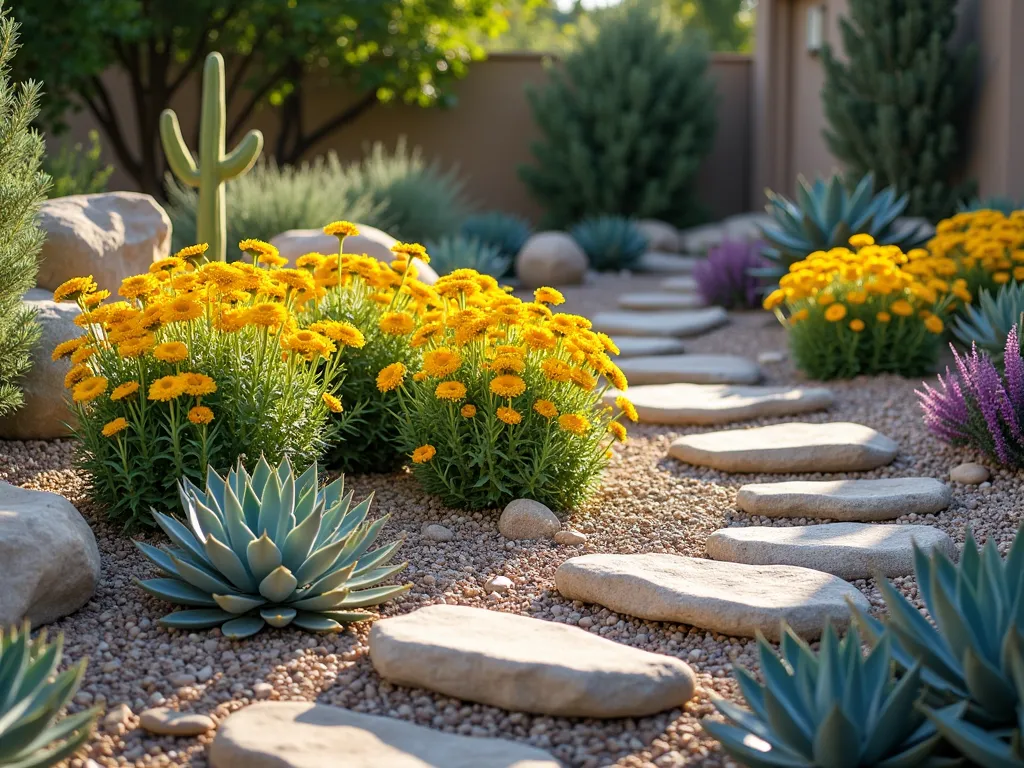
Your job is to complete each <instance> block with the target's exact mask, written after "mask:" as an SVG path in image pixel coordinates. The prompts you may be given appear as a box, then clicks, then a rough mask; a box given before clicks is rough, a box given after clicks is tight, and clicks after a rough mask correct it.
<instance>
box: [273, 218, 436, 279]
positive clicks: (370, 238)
mask: <svg viewBox="0 0 1024 768" xmlns="http://www.w3.org/2000/svg"><path fill="white" fill-rule="evenodd" d="M356 226H357V227H359V234H358V235H350V236H349V237H346V238H345V243H344V246H343V248H342V253H357V254H366V255H367V256H373V258H375V259H378V260H379V261H386V262H390V261H392V259H394V254H393V253H391V246H393V245H394V244H395V243H397V242H398V241H397V240H396V239H395V238H393V237H392V236H391V235H389V234H388V233H387V232H384V231H383V230H380V229H377V228H376V227H370V226H367V225H365V224H356ZM270 244H271V245H273V246H274V247H275V248H277V250H278V251H279V252H280V253H281V255H282V256H284V257H285V258H286V259H288V260H289V261H294V260H295V259H297V258H298V257H299V256H305V255H306V254H307V253H322V254H323V255H324V256H331V255H333V254H336V253H337V252H338V238H337V237H335V236H334V235H325V234H324V233H323V231H322V230H319V229H289V230H288V231H287V232H282V233H281V234H280V235H276V236H275V237H274V238H272V239H271V241H270ZM416 269H417V276H418V277H419V279H420V280H421V281H422V282H424V283H426V284H427V285H433V284H434V283H436V282H437V272H435V271H434V270H433V268H431V267H430V265H428V264H424V263H423V262H422V261H420V260H419V259H417V260H416Z"/></svg>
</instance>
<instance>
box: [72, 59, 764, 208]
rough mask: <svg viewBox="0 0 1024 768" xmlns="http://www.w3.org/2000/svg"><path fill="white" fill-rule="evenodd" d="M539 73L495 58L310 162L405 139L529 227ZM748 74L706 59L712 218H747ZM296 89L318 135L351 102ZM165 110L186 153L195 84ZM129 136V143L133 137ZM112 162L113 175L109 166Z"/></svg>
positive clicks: (737, 64)
mask: <svg viewBox="0 0 1024 768" xmlns="http://www.w3.org/2000/svg"><path fill="white" fill-rule="evenodd" d="M544 66H545V65H544V61H543V57H542V56H540V55H537V54H532V53H528V54H498V55H494V56H492V57H491V58H490V59H488V60H487V61H483V62H479V63H476V64H474V65H473V66H472V68H471V70H470V73H469V75H468V76H467V77H466V78H465V79H464V80H463V81H461V82H460V83H458V84H457V85H456V95H457V97H458V105H457V106H456V107H455V108H453V109H450V110H442V109H420V108H416V107H409V106H404V105H396V106H378V107H375V108H373V109H372V110H370V111H369V112H367V113H365V114H364V115H362V116H361V117H360V118H359V119H358V120H357V121H355V122H354V123H352V124H351V125H349V126H347V127H346V128H344V129H343V130H341V131H339V132H337V133H335V134H333V135H332V136H330V137H329V138H328V139H327V140H325V141H323V142H322V143H321V144H320V145H319V146H317V147H316V149H315V151H314V152H313V154H318V153H324V152H327V151H328V150H332V149H333V150H335V151H336V152H337V153H338V154H339V155H340V156H341V157H342V158H343V159H356V158H358V157H359V156H360V155H361V154H362V150H363V147H364V146H365V145H367V144H368V143H370V142H373V141H377V140H381V141H384V142H385V143H386V144H388V145H389V146H393V145H394V144H395V142H396V140H397V139H398V137H399V136H402V135H405V136H406V137H407V139H408V142H409V144H410V145H415V146H420V147H422V149H423V151H424V155H425V156H426V157H427V158H436V159H437V160H438V161H439V162H440V163H441V164H442V165H443V166H445V167H448V166H451V165H457V166H458V167H459V169H460V171H461V173H462V175H463V176H464V177H465V179H466V182H467V189H468V193H469V196H470V199H471V200H472V201H473V203H474V204H475V205H477V206H479V207H480V208H481V209H488V208H498V209H501V210H505V211H508V212H511V213H519V214H522V215H525V216H528V217H530V218H531V219H536V218H537V217H538V216H539V214H540V210H539V209H538V207H537V205H536V204H535V203H534V202H533V201H532V200H531V199H530V197H529V195H528V193H527V191H526V188H525V187H524V186H523V184H522V183H521V182H520V181H519V178H518V176H517V174H516V167H517V166H518V165H519V164H521V163H525V162H529V161H530V160H531V155H530V150H529V145H530V142H531V141H533V140H534V139H535V138H536V137H537V135H538V134H537V130H536V128H535V126H534V124H533V117H532V115H531V113H530V109H529V105H528V104H527V101H526V97H525V94H524V87H525V86H526V85H527V84H537V83H542V82H543V81H544V79H545V77H546V73H545V69H544ZM751 70H752V65H751V59H750V57H748V56H739V55H733V54H717V55H715V56H714V57H713V59H712V64H711V75H712V77H714V78H715V80H716V82H717V84H718V94H719V103H718V122H719V129H718V134H717V137H716V143H715V147H714V149H713V151H712V154H711V155H710V157H709V158H708V160H707V161H706V162H705V164H704V167H703V168H702V170H701V173H700V178H699V196H700V198H701V199H702V200H703V201H704V204H705V205H707V206H708V207H709V208H710V209H711V211H712V213H713V214H715V215H716V216H719V217H721V216H726V215H729V214H733V213H739V212H743V211H746V210H748V209H749V178H750V162H751V146H750V142H751V128H752V121H751V113H750V108H751V104H750V92H751ZM108 82H111V83H112V84H113V85H114V87H113V88H112V91H113V92H114V94H115V95H120V98H119V100H118V101H117V104H116V108H117V110H118V114H119V115H120V116H122V119H125V120H128V119H130V116H129V110H128V101H127V98H125V96H126V94H127V88H125V87H124V86H123V85H119V84H118V83H117V76H116V74H111V75H110V76H109V78H108ZM304 87H305V88H306V89H307V91H308V92H309V93H310V95H311V97H312V98H309V99H308V103H309V104H310V109H309V111H308V114H306V115H305V116H304V120H305V122H306V124H307V125H318V124H319V123H320V122H321V121H323V120H324V119H325V118H326V117H327V116H329V115H331V114H334V113H335V111H336V110H337V108H338V105H339V104H342V103H344V100H345V99H346V98H349V96H347V95H346V93H345V92H344V91H343V90H341V89H339V88H337V87H334V86H331V85H328V84H319V85H318V84H316V83H308V84H305V85H304ZM172 106H173V107H174V109H175V110H176V111H177V112H178V114H179V117H180V119H181V123H182V131H183V133H184V135H185V136H186V137H189V138H188V139H187V140H188V141H189V142H190V143H191V142H192V141H194V139H193V138H191V137H193V135H194V125H195V121H196V119H197V116H198V94H197V91H196V88H195V83H194V82H193V83H192V84H189V85H188V86H187V87H185V88H183V91H182V92H181V93H180V94H179V97H178V98H177V99H176V100H175V101H174V103H173V104H172ZM72 126H73V131H72V136H74V137H76V138H81V137H83V136H85V135H86V132H87V131H88V130H89V129H90V128H92V127H94V123H93V121H92V120H91V119H90V116H89V115H88V114H87V113H80V114H78V115H76V116H75V117H74V118H73V119H72ZM250 127H257V128H260V129H261V130H263V132H264V134H265V136H266V139H267V143H266V146H267V147H268V148H272V147H273V146H274V141H275V140H276V132H275V121H274V120H272V119H270V116H269V115H268V114H267V113H266V112H265V111H264V112H263V113H261V114H258V115H256V116H255V118H254V119H253V120H252V121H251V126H250ZM130 133H131V135H132V136H134V133H135V132H134V130H132V131H131V132H130ZM134 149H137V147H135V148H134ZM271 151H272V149H271ZM111 162H114V163H115V165H116V160H114V159H113V158H112V157H111ZM111 188H115V189H131V188H132V182H131V180H130V179H129V178H128V177H127V175H125V174H123V173H120V172H118V173H116V174H115V176H114V177H113V179H112V187H111Z"/></svg>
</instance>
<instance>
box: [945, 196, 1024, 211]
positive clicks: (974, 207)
mask: <svg viewBox="0 0 1024 768" xmlns="http://www.w3.org/2000/svg"><path fill="white" fill-rule="evenodd" d="M1021 208H1024V205H1022V204H1021V203H1020V202H1018V201H1017V200H1014V199H1013V198H1012V197H1003V196H1001V195H993V196H992V197H972V198H971V199H970V200H968V201H966V202H962V203H960V205H958V206H957V210H958V211H999V212H1000V213H1002V214H1004V215H1006V216H1009V215H1010V214H1011V213H1013V212H1014V211H1017V210H1020V209H1021Z"/></svg>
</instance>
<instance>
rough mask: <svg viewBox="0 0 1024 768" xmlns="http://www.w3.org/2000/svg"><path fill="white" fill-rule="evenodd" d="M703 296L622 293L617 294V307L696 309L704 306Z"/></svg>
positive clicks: (649, 309)
mask: <svg viewBox="0 0 1024 768" xmlns="http://www.w3.org/2000/svg"><path fill="white" fill-rule="evenodd" d="M706 305H707V302H706V301H704V297H703V296H700V295H699V294H696V293H683V292H681V291H677V292H675V293H624V294H622V295H621V296H619V307H621V308H622V309H635V310H637V311H640V312H651V311H656V310H662V309H697V308H699V307H703V306H706Z"/></svg>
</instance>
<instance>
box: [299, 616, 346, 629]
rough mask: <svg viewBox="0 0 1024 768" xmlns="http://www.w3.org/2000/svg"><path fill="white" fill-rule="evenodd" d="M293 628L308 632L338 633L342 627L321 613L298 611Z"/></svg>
mask: <svg viewBox="0 0 1024 768" xmlns="http://www.w3.org/2000/svg"><path fill="white" fill-rule="evenodd" d="M293 622H294V624H295V626H297V627H301V628H302V629H308V630H309V631H310V632H340V631H341V630H342V629H343V627H342V625H341V624H340V623H339V622H338V621H336V620H335V619H332V618H330V617H328V616H325V615H323V614H322V613H309V612H307V611H299V612H298V613H297V614H296V615H295V618H294V619H293Z"/></svg>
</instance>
